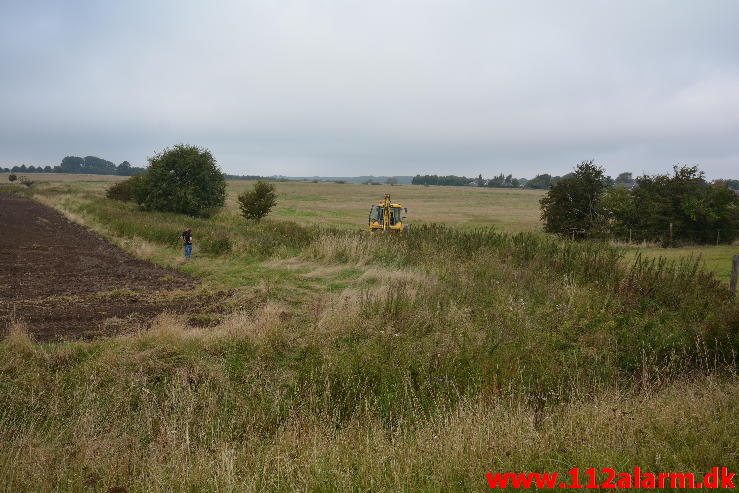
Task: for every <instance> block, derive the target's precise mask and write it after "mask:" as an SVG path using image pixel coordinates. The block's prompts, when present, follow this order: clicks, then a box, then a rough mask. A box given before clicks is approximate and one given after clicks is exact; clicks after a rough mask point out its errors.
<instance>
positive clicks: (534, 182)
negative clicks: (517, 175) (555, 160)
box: [526, 173, 552, 190]
mask: <svg viewBox="0 0 739 493" xmlns="http://www.w3.org/2000/svg"><path fill="white" fill-rule="evenodd" d="M551 184H552V175H550V174H549V173H543V174H541V175H536V176H535V177H533V178H532V179H530V180H529V181H528V182H526V188H534V189H537V190H546V189H547V188H549V186H550V185H551Z"/></svg>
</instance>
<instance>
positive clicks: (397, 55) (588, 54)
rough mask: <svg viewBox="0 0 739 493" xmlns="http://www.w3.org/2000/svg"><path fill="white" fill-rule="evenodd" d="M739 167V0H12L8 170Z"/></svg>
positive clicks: (0, 92)
mask: <svg viewBox="0 0 739 493" xmlns="http://www.w3.org/2000/svg"><path fill="white" fill-rule="evenodd" d="M179 142H186V143H191V144H196V145H199V146H204V147H207V148H209V149H210V150H211V151H212V152H213V153H214V155H215V156H216V158H217V159H218V161H219V164H220V165H221V167H222V168H223V169H224V170H225V171H227V172H230V173H249V174H269V175H271V174H285V175H292V176H305V175H308V176H312V175H329V176H354V175H363V174H374V175H389V174H394V175H412V174H416V173H439V174H465V175H477V174H478V173H482V174H483V175H484V176H490V175H494V174H498V173H500V172H504V173H513V174H514V176H523V177H531V176H533V175H535V174H536V173H539V172H550V173H552V174H563V173H565V172H567V171H569V170H570V169H571V168H572V167H573V165H574V164H575V163H577V162H578V161H580V160H582V159H591V158H593V159H595V160H596V161H597V162H599V163H601V164H602V165H604V166H605V167H606V169H607V171H608V172H609V173H611V174H614V175H615V174H616V173H618V172H620V171H633V172H635V173H638V174H640V173H641V172H643V171H646V172H650V173H653V172H665V171H668V170H669V169H671V166H672V165H673V164H676V163H684V164H696V163H697V164H700V165H701V167H702V168H703V169H704V170H705V171H706V172H707V174H708V175H709V177H719V176H732V177H735V178H739V1H734V0H724V1H720V0H704V1H698V0H693V1H680V0H665V1H658V0H634V1H623V0H622V1H618V2H616V1H594V0H588V1H556V2H554V1H543V0H542V1H536V2H535V1H522V0H511V1H492V0H479V1H476V0H438V1H437V0H423V1H421V0H418V1H411V0H408V1H404V0H393V1H384V0H371V1H368V0H356V1H355V0H341V1H340V0H336V1H323V0H312V1H308V0H305V1H298V0H263V1H258V2H249V1H234V2H230V1H182V0H177V1H151V0H150V1H117V0H116V1H113V0H111V1H102V0H94V1H60V0H54V1H33V0H26V1H21V0H18V1H11V0H0V166H9V165H11V166H12V165H14V164H24V163H25V164H36V165H38V164H43V165H46V164H50V165H55V164H58V163H59V162H60V161H61V158H62V157H64V156H65V155H81V156H84V155H97V156H100V157H103V158H106V159H109V160H112V161H115V162H116V163H118V162H121V161H123V160H129V161H131V162H132V163H134V164H137V165H143V164H145V162H146V158H147V157H148V156H151V155H152V154H154V153H155V152H156V151H159V150H161V149H163V148H164V147H167V146H171V145H173V144H176V143H179Z"/></svg>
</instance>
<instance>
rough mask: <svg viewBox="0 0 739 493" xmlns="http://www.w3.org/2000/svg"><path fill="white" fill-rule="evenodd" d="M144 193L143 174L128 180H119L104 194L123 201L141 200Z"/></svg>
mask: <svg viewBox="0 0 739 493" xmlns="http://www.w3.org/2000/svg"><path fill="white" fill-rule="evenodd" d="M145 195H146V178H145V175H138V176H133V177H131V178H129V179H128V180H124V181H119V182H118V183H116V184H115V185H113V186H112V187H110V188H109V189H108V191H107V192H106V194H105V196H106V197H107V198H109V199H112V200H120V201H123V202H139V203H141V202H143V200H144V197H145Z"/></svg>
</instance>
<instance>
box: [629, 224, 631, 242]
mask: <svg viewBox="0 0 739 493" xmlns="http://www.w3.org/2000/svg"><path fill="white" fill-rule="evenodd" d="M629 245H631V228H629Z"/></svg>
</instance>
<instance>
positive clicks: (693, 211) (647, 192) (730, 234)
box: [624, 166, 739, 243]
mask: <svg viewBox="0 0 739 493" xmlns="http://www.w3.org/2000/svg"><path fill="white" fill-rule="evenodd" d="M631 194H632V196H633V200H634V213H633V214H632V215H631V217H628V218H626V219H625V221H624V222H626V223H627V225H628V226H629V227H632V228H634V229H635V230H637V231H638V234H639V236H638V239H644V240H657V241H660V240H661V241H662V242H663V243H666V240H667V238H668V235H669V230H670V229H672V238H673V240H674V241H677V240H682V241H687V242H691V243H713V242H715V241H716V240H717V235H718V240H719V241H726V242H730V241H732V240H733V239H734V238H736V236H737V232H738V231H739V196H737V195H736V194H735V193H734V192H733V191H732V190H730V189H729V188H728V187H726V186H725V185H722V184H716V185H711V184H709V183H708V182H707V181H706V180H705V175H704V173H703V172H702V171H699V169H698V167H697V166H674V167H673V175H672V176H669V175H653V176H649V175H645V176H640V177H639V178H637V179H636V186H635V187H634V188H633V189H631ZM670 225H672V226H670Z"/></svg>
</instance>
